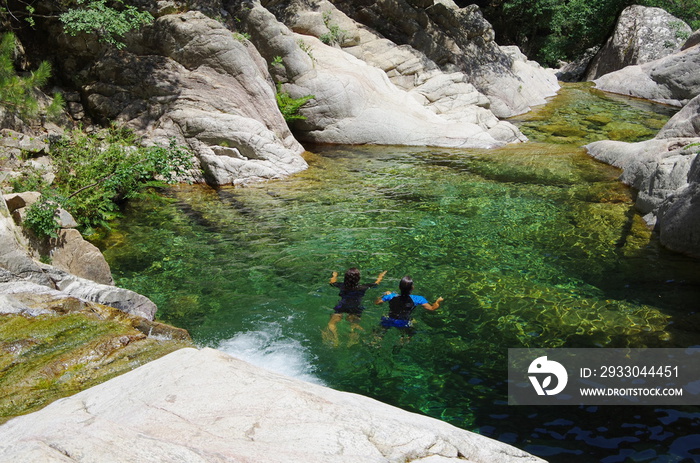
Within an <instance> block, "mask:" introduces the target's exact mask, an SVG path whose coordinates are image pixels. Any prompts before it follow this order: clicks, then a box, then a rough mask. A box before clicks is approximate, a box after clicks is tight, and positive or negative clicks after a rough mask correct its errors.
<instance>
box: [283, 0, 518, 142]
mask: <svg viewBox="0 0 700 463" xmlns="http://www.w3.org/2000/svg"><path fill="white" fill-rule="evenodd" d="M307 3H308V2H305V1H303V0H295V1H292V2H288V5H287V6H286V9H285V15H284V22H285V24H286V25H287V26H289V27H290V29H291V30H292V31H294V32H297V33H300V34H304V35H312V36H314V37H316V38H319V39H321V40H322V41H323V40H325V41H327V42H328V41H331V40H330V39H329V37H333V38H335V39H337V41H338V42H337V44H335V45H336V46H339V47H340V48H341V49H342V50H343V51H345V52H347V53H349V54H351V55H352V56H354V57H355V58H357V59H359V60H361V61H364V62H365V63H367V64H369V65H370V66H372V67H375V68H379V69H381V70H382V71H384V73H386V75H387V77H388V78H389V80H390V81H391V83H392V84H394V85H395V86H396V87H398V88H399V89H400V90H403V91H405V92H408V93H409V95H411V96H412V97H413V98H414V99H415V100H416V101H418V102H419V103H420V104H421V105H423V106H425V107H426V108H427V109H429V110H430V111H431V112H433V113H434V114H436V115H438V116H440V117H441V118H443V119H446V120H449V121H453V122H468V123H470V124H476V125H478V126H479V127H481V128H482V129H484V130H485V131H487V132H488V133H489V134H490V135H491V136H493V137H494V138H495V139H496V140H498V141H503V142H507V143H509V142H516V141H525V140H526V138H525V136H524V135H522V133H521V132H520V131H519V130H518V129H517V128H516V127H515V126H514V125H513V124H511V123H509V122H506V121H500V120H499V119H498V118H497V117H496V116H495V115H494V114H493V112H491V110H490V109H489V107H490V105H491V102H490V100H489V99H488V97H486V95H484V94H483V93H481V92H480V91H478V90H477V89H476V87H474V85H472V84H471V83H469V81H468V76H467V75H466V74H465V73H464V72H443V71H442V70H440V68H439V66H438V65H437V64H436V63H435V62H433V61H432V60H430V59H429V58H428V57H427V56H426V55H425V54H424V53H423V52H421V51H419V50H416V49H415V48H412V47H410V46H408V45H397V44H395V43H394V42H392V41H390V40H388V39H386V38H384V37H382V36H381V35H379V34H378V33H376V32H375V31H372V30H370V29H368V28H367V27H364V26H363V25H361V24H360V23H358V22H356V21H354V20H353V19H351V18H349V17H348V16H347V15H345V14H344V13H343V12H341V11H339V10H338V9H337V8H335V6H334V5H333V4H332V3H330V2H329V1H326V0H322V1H319V2H315V3H314V4H313V9H311V5H308V4H307ZM329 27H330V29H329ZM331 29H334V30H335V31H336V32H335V35H334V33H333V31H331ZM338 31H340V32H338ZM314 57H315V55H314ZM513 58H514V62H525V61H526V59H525V57H524V56H523V55H522V54H520V55H519V56H517V57H516V56H513ZM516 60H517V61H516ZM276 69H278V68H277V67H276V68H275V70H276ZM273 73H274V70H273ZM284 77H286V76H284ZM317 100H318V98H317Z"/></svg>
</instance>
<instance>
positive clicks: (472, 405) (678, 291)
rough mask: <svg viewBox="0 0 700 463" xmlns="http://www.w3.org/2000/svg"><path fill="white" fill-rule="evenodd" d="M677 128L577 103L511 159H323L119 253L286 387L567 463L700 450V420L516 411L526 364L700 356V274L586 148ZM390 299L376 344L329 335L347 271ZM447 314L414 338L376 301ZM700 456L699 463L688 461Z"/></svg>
mask: <svg viewBox="0 0 700 463" xmlns="http://www.w3.org/2000/svg"><path fill="white" fill-rule="evenodd" d="M671 112H672V111H670V110H669V109H668V108H664V107H659V106H654V105H649V104H647V103H643V102H639V101H631V100H626V99H623V98H619V97H611V96H606V95H602V94H600V93H598V92H595V91H592V90H590V89H589V88H587V87H585V86H568V87H566V88H565V89H563V90H562V92H561V94H560V96H559V97H557V98H556V99H555V100H554V101H552V102H551V103H549V104H548V105H547V106H545V107H543V108H540V109H539V110H538V111H535V112H533V113H531V114H528V115H526V116H523V117H522V118H519V119H518V120H516V121H514V122H515V123H517V124H518V125H520V126H521V127H522V130H523V131H524V132H525V133H526V134H527V135H528V136H529V137H530V138H531V140H532V141H531V142H530V143H527V144H523V145H517V146H509V147H506V148H503V149H499V150H492V151H477V150H445V149H432V148H401V147H313V148H310V149H311V151H312V153H308V155H307V160H308V161H309V164H310V167H309V169H308V170H307V171H305V172H303V173H300V174H298V175H295V176H293V177H290V178H287V179H282V180H275V181H269V182H264V183H259V184H253V185H250V186H248V187H245V188H233V187H229V188H220V189H211V188H207V187H202V186H186V185H183V186H179V187H177V188H173V189H170V190H168V191H166V192H164V194H163V195H160V196H154V197H151V198H149V199H146V200H141V201H135V202H132V203H130V204H129V205H128V207H127V208H126V210H125V216H124V218H123V219H121V220H120V221H119V222H117V223H115V224H114V226H113V229H112V230H111V231H110V232H109V233H107V234H105V236H104V237H103V238H101V239H100V240H98V242H97V244H98V245H99V246H100V247H101V248H102V249H103V250H104V252H105V255H106V256H107V258H108V261H109V263H110V265H111V267H112V271H113V273H114V275H115V278H116V280H117V283H118V284H119V285H121V286H124V287H128V288H130V289H133V290H135V291H138V292H140V293H142V294H145V295H147V296H149V297H150V298H151V299H152V300H154V301H155V302H156V303H157V304H158V307H159V312H158V317H159V318H160V319H162V320H164V321H167V322H169V323H172V324H175V325H178V326H181V327H184V328H187V329H188V330H189V331H190V333H191V334H192V336H193V338H194V339H195V341H196V342H197V343H199V344H200V345H207V346H212V347H217V348H220V349H222V350H225V351H228V352H230V353H232V354H234V355H237V356H239V357H241V358H244V359H247V360H249V361H251V362H253V363H257V364H259V365H262V366H265V367H267V368H270V369H273V370H276V371H280V372H283V373H285V374H289V375H293V376H297V377H301V378H303V379H306V380H309V381H314V382H320V383H323V384H326V385H328V386H331V387H333V388H336V389H341V390H346V391H352V392H357V393H361V394H365V395H368V396H371V397H374V398H377V399H379V400H382V401H384V402H387V403H390V404H394V405H397V406H399V407H401V408H404V409H407V410H411V411H416V412H419V413H424V414H427V415H430V416H434V417H437V418H441V419H444V420H446V421H449V422H450V423H453V424H455V425H457V426H460V427H463V428H465V429H470V430H475V431H478V432H481V433H482V434H485V435H488V436H490V437H494V438H497V439H499V440H502V441H504V442H508V443H512V444H513V445H516V446H518V447H520V448H523V449H526V450H528V451H530V452H532V453H535V454H537V455H540V456H543V457H544V458H546V459H548V460H550V461H565V460H567V459H570V458H571V455H575V456H578V461H605V462H616V461H685V460H684V459H691V458H694V457H697V456H698V455H700V409H698V408H697V407H685V408H678V407H657V408H653V407H632V406H624V407H580V408H579V407H565V408H564V407H539V408H535V407H514V406H508V405H506V400H507V398H506V390H507V388H506V379H507V377H506V366H505V359H506V355H507V348H510V347H523V346H537V347H543V346H547V347H557V346H568V347H591V346H605V347H613V346H614V347H618V346H634V347H641V346H650V347H655V346H664V347H681V346H691V345H700V323H698V321H700V319H698V318H697V317H696V316H695V312H696V311H697V310H698V301H700V266H699V265H698V261H697V260H692V259H688V258H685V257H683V256H679V255H676V254H673V253H670V252H667V251H665V250H663V249H661V248H660V247H659V246H658V243H657V241H656V239H655V237H654V236H653V235H652V234H651V233H650V231H649V230H648V229H647V228H646V226H645V225H644V223H643V221H642V220H641V218H640V217H639V216H638V215H637V214H636V213H635V212H634V209H633V200H632V199H633V192H632V191H630V190H629V189H628V188H626V187H625V186H623V185H621V184H620V183H619V182H618V181H617V180H616V179H617V177H618V175H619V173H620V172H619V171H618V170H616V169H614V168H612V167H610V166H607V165H604V164H600V163H597V162H595V161H594V160H592V159H590V158H589V157H588V156H587V155H586V154H585V152H584V151H583V150H582V149H581V148H580V146H581V145H583V144H585V143H587V142H589V141H592V140H596V139H605V138H618V139H625V140H630V141H634V140H638V139H645V138H650V137H651V136H653V134H654V133H655V131H656V130H658V128H659V127H660V126H662V125H663V123H664V122H665V120H667V119H668V117H669V115H670V114H671ZM350 266H358V267H359V268H360V269H361V270H362V272H363V280H365V281H373V280H374V278H376V275H377V274H378V273H379V272H380V271H382V270H387V271H388V274H387V277H386V278H385V280H384V282H383V283H382V285H381V286H380V288H379V289H375V290H370V291H369V293H368V297H367V299H366V306H367V310H366V311H365V313H364V315H363V317H362V323H361V324H362V326H363V328H364V331H363V332H360V333H359V335H358V336H354V335H352V334H351V333H350V331H349V327H348V325H347V324H346V323H341V324H340V325H339V327H340V337H339V345H337V346H336V345H335V344H334V343H333V342H330V341H329V339H328V336H327V333H326V332H325V330H324V328H325V326H326V324H327V322H328V318H329V315H330V314H331V312H332V310H331V308H332V307H333V305H335V303H336V301H337V293H336V291H334V290H333V289H332V288H330V287H329V286H328V278H329V277H330V274H331V272H332V271H333V270H336V271H338V272H340V273H341V275H342V273H343V272H344V270H345V269H347V268H348V267H350ZM406 274H409V275H412V276H413V278H414V280H415V281H416V289H415V293H416V294H420V295H424V296H426V297H427V298H428V299H430V300H431V301H432V300H434V299H435V298H436V297H437V296H443V297H444V298H445V302H444V303H443V306H442V307H441V308H440V309H439V310H438V311H437V312H435V313H429V312H425V313H420V314H418V316H417V325H416V326H417V333H416V335H415V336H414V337H413V338H412V339H411V341H410V342H402V340H401V339H399V337H398V333H396V332H395V331H389V332H388V333H387V334H386V335H385V336H384V337H380V336H378V334H377V333H378V330H377V324H378V320H379V317H380V316H381V315H382V313H383V309H384V306H375V305H373V304H372V301H373V300H374V298H375V297H376V296H378V295H380V294H381V293H382V292H383V291H386V290H390V289H391V290H393V289H395V288H396V287H397V284H398V281H399V279H400V278H401V277H402V276H403V275H406ZM687 461H691V460H687Z"/></svg>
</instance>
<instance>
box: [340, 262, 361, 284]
mask: <svg viewBox="0 0 700 463" xmlns="http://www.w3.org/2000/svg"><path fill="white" fill-rule="evenodd" d="M359 283H360V269H358V268H356V267H352V268H349V269H348V271H347V272H345V280H343V285H344V286H345V289H348V288H354V287H355V286H357V285H358V284H359Z"/></svg>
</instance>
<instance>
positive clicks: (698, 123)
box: [655, 97, 700, 138]
mask: <svg viewBox="0 0 700 463" xmlns="http://www.w3.org/2000/svg"><path fill="white" fill-rule="evenodd" d="M698 135H700V97H695V98H693V99H692V100H691V101H690V103H688V104H687V105H685V106H684V107H683V109H681V110H680V111H678V112H677V113H676V114H674V116H673V117H672V118H671V119H670V120H669V121H668V122H667V123H666V125H664V126H663V128H662V129H661V130H660V131H659V133H657V134H656V137H655V138H693V137H697V136H698Z"/></svg>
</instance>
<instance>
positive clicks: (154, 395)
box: [0, 349, 543, 463]
mask: <svg viewBox="0 0 700 463" xmlns="http://www.w3.org/2000/svg"><path fill="white" fill-rule="evenodd" d="M0 455H2V457H0V460H2V461H20V460H34V461H46V462H49V461H56V462H58V461H65V459H66V455H80V456H81V458H82V459H89V460H94V461H117V460H119V461H141V460H144V459H147V460H152V461H182V462H202V461H217V462H238V461H266V462H280V463H281V462H284V463H295V462H299V463H302V462H303V463H314V462H319V463H320V462H323V463H329V462H359V461H367V462H370V461H372V462H396V461H425V462H428V461H440V462H449V461H455V462H456V461H465V460H468V461H471V462H475V463H476V462H489V463H498V462H502V463H505V462H533V463H534V462H541V461H543V460H541V459H539V458H537V457H534V456H532V455H530V454H528V453H526V452H524V451H522V450H519V449H516V448H514V447H511V446H509V445H506V444H503V443H500V442H497V441H494V440H491V439H488V438H486V437H483V436H480V435H478V434H475V433H471V432H469V431H464V430H461V429H459V428H456V427H454V426H452V425H449V424H447V423H444V422H442V421H439V420H436V419H434V418H429V417H425V416H422V415H417V414H414V413H409V412H405V411H402V410H400V409H398V408H395V407H392V406H390V405H386V404H383V403H381V402H378V401H376V400H373V399H369V398H366V397H362V396H359V395H355V394H350V393H346V392H339V391H335V390H332V389H329V388H326V387H323V386H319V385H315V384H310V383H306V382H303V381H300V380H296V379H292V378H288V377H285V376H281V375H278V374H276V373H272V372H268V371H266V370H262V369H259V368H257V367H253V366H252V365H250V364H248V363H246V362H243V361H241V360H237V359H235V358H233V357H230V356H228V355H226V354H224V353H222V352H219V351H215V350H212V349H203V350H195V349H182V350H179V351H177V352H174V353H172V354H170V355H167V356H165V357H163V358H161V359H159V360H156V361H153V362H151V363H149V364H148V365H144V366H142V367H140V368H138V369H136V370H134V371H132V372H129V373H126V374H124V375H122V376H120V377H118V378H114V379H112V380H110V381H108V382H106V383H104V384H101V385H99V386H96V387H93V388H91V389H88V390H86V391H83V392H81V393H79V394H76V395H75V396H73V397H70V398H66V399H63V400H60V401H58V402H55V403H53V404H51V405H50V406H48V407H46V408H44V409H43V410H41V411H39V412H36V413H33V414H31V415H27V416H23V417H19V418H15V419H14V420H12V421H10V422H8V423H6V424H5V425H3V426H0Z"/></svg>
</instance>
